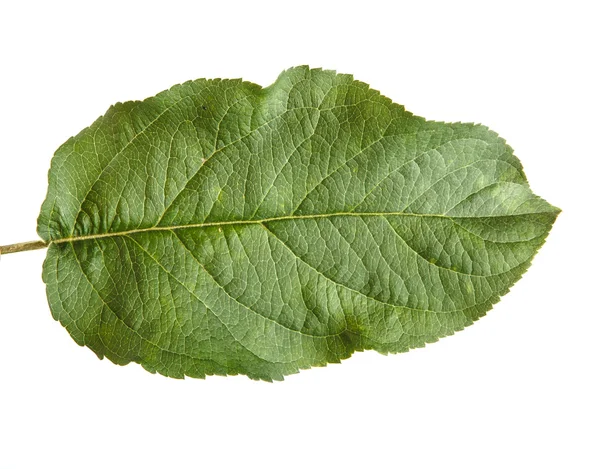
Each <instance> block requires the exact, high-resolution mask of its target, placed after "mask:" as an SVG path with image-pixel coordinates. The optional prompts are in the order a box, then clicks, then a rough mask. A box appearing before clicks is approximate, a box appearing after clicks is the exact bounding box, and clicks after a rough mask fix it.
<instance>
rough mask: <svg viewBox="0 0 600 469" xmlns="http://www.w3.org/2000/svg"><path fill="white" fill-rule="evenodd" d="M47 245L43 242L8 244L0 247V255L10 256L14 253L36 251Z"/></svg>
mask: <svg viewBox="0 0 600 469" xmlns="http://www.w3.org/2000/svg"><path fill="white" fill-rule="evenodd" d="M47 247H48V245H47V244H46V243H45V242H44V241H27V242H25V243H16V244H9V245H7V246H0V255H2V254H12V253H14V252H23V251H35V250H36V249H44V248H47Z"/></svg>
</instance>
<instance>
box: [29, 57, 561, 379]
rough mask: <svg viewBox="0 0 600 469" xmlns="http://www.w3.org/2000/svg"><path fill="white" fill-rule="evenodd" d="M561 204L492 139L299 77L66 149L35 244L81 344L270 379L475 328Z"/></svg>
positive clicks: (198, 103)
mask: <svg viewBox="0 0 600 469" xmlns="http://www.w3.org/2000/svg"><path fill="white" fill-rule="evenodd" d="M558 212H559V210H558V209H557V208H555V207H553V206H551V205H549V204H548V203H547V202H545V201H544V200H542V199H541V198H539V197H537V196H536V195H534V194H533V193H532V192H531V190H530V188H529V185H528V183H527V181H526V178H525V175H524V173H523V170H522V167H521V164H520V162H519V160H518V159H517V158H516V157H515V156H514V155H513V152H512V149H511V148H510V147H509V146H508V145H506V143H505V142H504V140H502V139H501V138H499V137H498V135H496V134H495V133H494V132H492V131H490V130H488V129H487V128H486V127H484V126H481V125H474V124H463V123H455V124H446V123H440V122H431V121H427V120H425V119H423V118H421V117H417V116H414V115H412V114H411V113H409V112H407V111H406V110H405V109H404V107H402V106H400V105H397V104H394V103H392V102H391V101H390V100H389V99H388V98H385V97H383V96H381V95H380V94H379V92H377V91H375V90H372V89H370V88H369V87H368V85H366V84H364V83H361V82H359V81H355V80H354V79H353V78H352V76H350V75H342V74H336V73H335V72H333V71H324V70H320V69H309V68H308V67H296V68H292V69H289V70H287V71H285V72H283V73H282V74H281V75H280V76H279V78H278V79H277V81H276V82H275V83H274V84H273V85H271V86H269V87H267V88H261V87H260V86H258V85H255V84H252V83H248V82H243V81H241V80H218V79H217V80H196V81H191V82H187V83H184V84H182V85H177V86H174V87H173V88H171V89H170V90H167V91H164V92H162V93H160V94H158V95H157V96H155V97H152V98H149V99H147V100H145V101H141V102H140V101H135V102H126V103H119V104H117V105H115V106H113V107H111V108H110V109H109V110H108V112H107V113H106V115H104V116H103V117H100V118H99V119H98V120H97V121H96V122H94V123H93V124H92V125H91V126H90V127H89V128H87V129H85V130H83V131H82V132H81V133H79V134H78V135H77V136H76V137H73V138H71V139H70V140H68V141H67V142H66V143H65V144H64V145H62V146H61V147H60V148H59V149H58V151H57V152H56V154H55V156H54V158H53V160H52V167H51V169H50V172H49V189H48V195H47V198H46V200H45V202H44V204H43V206H42V210H41V214H40V217H39V220H38V233H39V235H40V236H41V237H42V239H43V240H45V241H46V242H49V243H50V247H49V250H48V254H47V258H46V261H45V263H44V270H43V278H44V281H45V283H46V284H47V294H48V300H49V304H50V308H51V310H52V314H53V316H54V318H55V319H57V320H58V321H60V322H61V323H62V324H63V325H64V326H65V327H66V328H67V330H68V331H69V333H70V334H71V336H72V337H73V339H75V341H76V342H77V343H78V344H80V345H85V346H87V347H89V348H90V349H92V350H93V351H94V352H95V353H96V354H97V355H98V356H99V357H101V358H102V357H104V356H106V357H108V358H109V359H110V360H112V361H113V362H115V363H118V364H126V363H129V362H131V361H134V362H137V363H140V364H141V365H142V366H143V367H144V368H145V369H147V370H148V371H151V372H158V373H161V374H163V375H166V376H171V377H177V378H182V377H184V376H192V377H201V378H202V377H205V376H206V375H215V374H216V375H235V374H245V375H247V376H249V377H251V378H254V379H262V380H269V381H270V380H279V379H282V378H283V376H284V375H288V374H290V373H295V372H297V371H298V370H299V369H303V368H309V367H312V366H322V365H326V364H327V363H334V362H339V361H340V360H342V359H344V358H347V357H349V356H350V355H351V354H352V353H353V352H354V351H357V350H365V349H373V350H377V351H378V352H381V353H390V352H391V353H395V352H404V351H407V350H409V349H411V348H414V347H421V346H423V345H424V344H426V343H428V342H433V341H436V340H437V339H438V338H440V337H443V336H447V335H450V334H453V333H454V332H455V331H458V330H461V329H463V328H464V327H465V326H468V325H469V324H471V323H473V321H475V320H477V319H478V318H480V317H481V316H483V315H484V314H485V312H486V311H488V310H489V309H490V308H491V307H492V305H493V304H494V303H495V302H497V301H498V300H499V298H500V296H501V295H503V294H504V293H506V292H507V291H508V289H509V288H510V286H511V285H513V284H514V283H515V282H516V281H517V280H518V279H519V278H520V277H521V275H522V274H523V273H524V272H525V271H526V270H527V268H528V266H529V265H530V263H531V259H532V257H533V256H534V254H535V253H536V252H537V250H538V249H539V248H540V246H541V245H542V244H543V242H544V240H545V238H546V236H547V234H548V232H549V230H550V228H551V226H552V224H553V222H554V220H555V218H556V216H557V214H558Z"/></svg>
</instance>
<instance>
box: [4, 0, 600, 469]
mask: <svg viewBox="0 0 600 469" xmlns="http://www.w3.org/2000/svg"><path fill="white" fill-rule="evenodd" d="M594 3H596V2H593V1H590V2H583V1H573V0H571V1H568V2H566V1H565V2H552V1H544V2H526V1H521V2H507V1H502V2H437V3H435V2H426V1H416V0H413V1H410V2H387V3H384V2H379V1H375V0H368V1H365V2H360V4H356V5H354V4H353V3H352V2H349V1H347V2H344V3H340V4H335V3H333V2H326V1H324V0H321V1H316V2H313V1H306V0H305V1H302V2H294V3H291V2H284V1H279V2H273V3H266V2H264V3H263V2H252V1H246V2H239V3H234V2H227V1H213V2H207V3H206V4H202V2H187V3H186V2H178V1H174V0H170V1H166V2H163V3H162V4H154V3H152V2H143V3H134V2H124V1H122V2H112V1H103V2H97V3H95V4H94V3H93V2H74V3H72V4H66V3H63V2H57V1H52V2H38V3H35V2H2V3H0V244H9V243H13V242H19V241H28V240H33V239H36V233H35V227H36V218H37V214H38V212H39V207H40V204H41V202H42V200H43V198H44V196H45V193H46V187H47V186H46V177H47V170H48V167H49V164H50V159H51V157H52V154H53V152H54V150H55V149H56V148H57V147H58V146H59V145H60V144H61V143H62V142H63V141H65V140H66V139H67V138H68V137H70V136H71V135H74V134H76V133H78V132H79V130H81V129H82V128H84V127H86V126H87V125H89V124H90V123H91V122H92V121H93V120H95V119H96V117H98V116H99V115H101V114H103V113H104V111H105V110H106V109H107V108H108V106H109V105H110V104H112V103H114V102H116V101H122V100H130V99H141V98H145V97H147V96H150V95H153V94H155V93H157V92H159V91H161V90H163V89H165V88H168V87H170V86H171V85H173V84H175V83H179V82H183V81H186V80H188V79H193V78H200V77H209V78H210V77H224V78H237V77H243V78H244V79H246V80H250V81H254V82H256V83H259V84H261V85H264V86H266V85H269V84H270V83H272V82H273V81H274V80H275V78H276V77H277V75H278V74H279V73H280V72H281V71H282V70H283V69H285V68H288V67H290V66H293V65H300V64H309V65H311V66H313V67H323V68H331V69H336V70H338V71H340V72H346V73H353V74H354V76H355V77H356V78H357V79H360V80H362V81H365V82H367V83H369V84H370V85H372V87H374V88H376V89H379V90H381V91H382V93H383V94H384V95H387V96H389V97H390V98H392V99H393V100H394V101H396V102H398V103H402V104H404V105H406V107H407V109H409V110H410V111H412V112H414V113H416V114H418V115H422V116H425V117H427V118H429V119H436V120H445V121H476V122H482V123H485V124H486V125H488V126H490V127H491V128H492V129H494V130H496V131H497V132H499V133H500V134H501V135H502V136H503V137H505V138H506V139H507V140H508V142H509V143H510V144H511V146H512V147H513V148H514V149H515V152H516V154H517V155H518V156H519V157H520V158H521V161H522V162H523V165H524V167H525V170H526V173H527V175H528V177H529V180H530V183H531V186H532V188H533V190H534V191H535V192H536V193H538V194H539V195H541V196H542V197H544V198H546V199H547V200H548V201H549V202H550V203H552V204H554V205H556V206H559V207H561V208H562V209H563V213H562V214H561V215H560V217H559V218H558V220H557V222H556V225H555V227H554V229H553V230H552V232H551V234H550V236H549V238H548V241H547V243H546V245H545V246H544V247H543V248H542V250H541V251H540V253H539V254H538V256H537V257H536V258H535V261H534V263H533V266H532V267H531V268H530V270H529V272H528V273H527V274H526V275H525V276H524V278H523V279H522V280H521V281H520V282H518V283H517V285H516V286H515V287H514V288H513V289H512V291H511V293H510V294H508V295H507V296H506V297H505V298H504V299H503V300H502V301H501V302H500V303H499V304H498V305H497V306H496V307H495V308H494V309H493V310H492V311H491V312H490V313H488V316H486V317H485V318H483V319H482V320H481V321H479V322H478V323H477V324H475V325H473V326H471V327H469V328H468V329H466V330H465V331H463V332H460V333H458V334H456V335H455V336H453V337H449V338H446V339H442V340H441V341H440V342H438V343H436V344H432V345H429V346H427V347H426V348H425V349H419V350H414V351H412V352H410V353H407V354H400V355H395V356H388V357H384V356H382V355H378V354H377V353H374V352H366V353H357V354H355V356H354V357H352V358H351V359H349V360H347V361H345V362H344V363H343V364H341V365H330V366H328V367H327V368H317V369H313V370H308V371H304V372H301V373H300V374H297V375H293V376H290V377H288V378H287V379H286V380H285V381H284V382H282V383H275V384H268V383H263V382H254V381H250V380H249V379H247V378H244V377H233V378H223V377H212V378H209V379H207V380H193V379H186V380H183V381H179V380H170V379H166V378H163V377H161V376H156V375H151V374H149V373H146V372H145V371H143V370H142V368H141V367H139V366H138V365H135V364H133V365H129V366H126V367H119V366H116V365H113V364H112V363H110V362H109V361H107V360H104V361H99V360H98V359H97V358H96V356H95V355H94V354H93V353H92V352H91V351H89V350H88V349H84V348H80V347H78V346H77V345H76V344H75V343H74V342H73V341H72V340H71V339H70V337H69V336H68V334H67V332H66V331H65V330H64V329H63V328H62V327H61V326H60V325H59V324H58V323H56V322H54V321H53V320H52V318H51V316H50V312H49V309H48V306H47V303H46V298H45V291H44V285H43V283H42V281H41V277H40V274H41V266H42V261H43V258H44V255H45V253H44V252H43V251H36V252H31V253H21V254H15V255H10V256H9V255H7V256H4V257H3V258H2V260H1V262H0V369H1V374H0V467H1V468H42V467H43V468H54V467H56V468H63V469H68V468H79V467H86V468H106V467H115V468H126V467H143V468H154V467H157V468H158V467H201V466H204V467H211V468H214V467H261V468H262V467H266V468H268V467H292V468H293V467H316V468H320V467H351V468H352V467H410V468H442V467H443V468H448V467H449V468H453V467H457V468H462V469H465V468H538V467H540V468H541V467H544V468H598V467H600V455H599V451H600V450H599V442H600V428H599V425H600V408H599V398H600V386H599V384H598V376H599V371H600V369H599V360H598V359H599V358H600V346H599V344H600V314H599V313H600V307H599V301H598V291H599V290H600V284H599V280H600V276H599V275H598V269H599V266H600V257H599V255H598V250H599V244H600V238H599V236H598V224H597V220H598V182H599V181H600V177H599V170H600V164H599V158H600V152H599V150H598V135H599V128H600V125H599V124H600V122H599V120H600V119H599V118H598V116H599V114H598V109H599V106H600V99H599V92H598V86H599V83H600V74H599V73H598V69H597V67H598V63H599V51H598V45H599V44H600V35H599V34H598V18H599V15H598V14H597V13H596V12H595V11H594Z"/></svg>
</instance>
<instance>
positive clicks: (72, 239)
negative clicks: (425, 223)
mask: <svg viewBox="0 0 600 469" xmlns="http://www.w3.org/2000/svg"><path fill="white" fill-rule="evenodd" d="M386 216H405V217H426V218H452V217H449V216H447V215H442V214H425V213H408V212H339V213H322V214H311V215H284V216H281V217H272V218H262V219H259V220H231V221H215V222H205V223H195V224H189V225H174V226H152V227H149V228H136V229H133V230H127V231H118V232H114V233H98V234H92V235H85V236H73V237H70V238H61V239H57V240H51V241H50V243H49V244H62V243H72V242H76V241H86V240H93V239H100V238H113V237H117V236H127V235H132V234H136V233H147V232H152V231H175V230H185V229H189V228H208V227H219V226H231V225H261V224H264V223H270V222H276V221H286V220H311V219H318V218H336V217H386Z"/></svg>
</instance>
